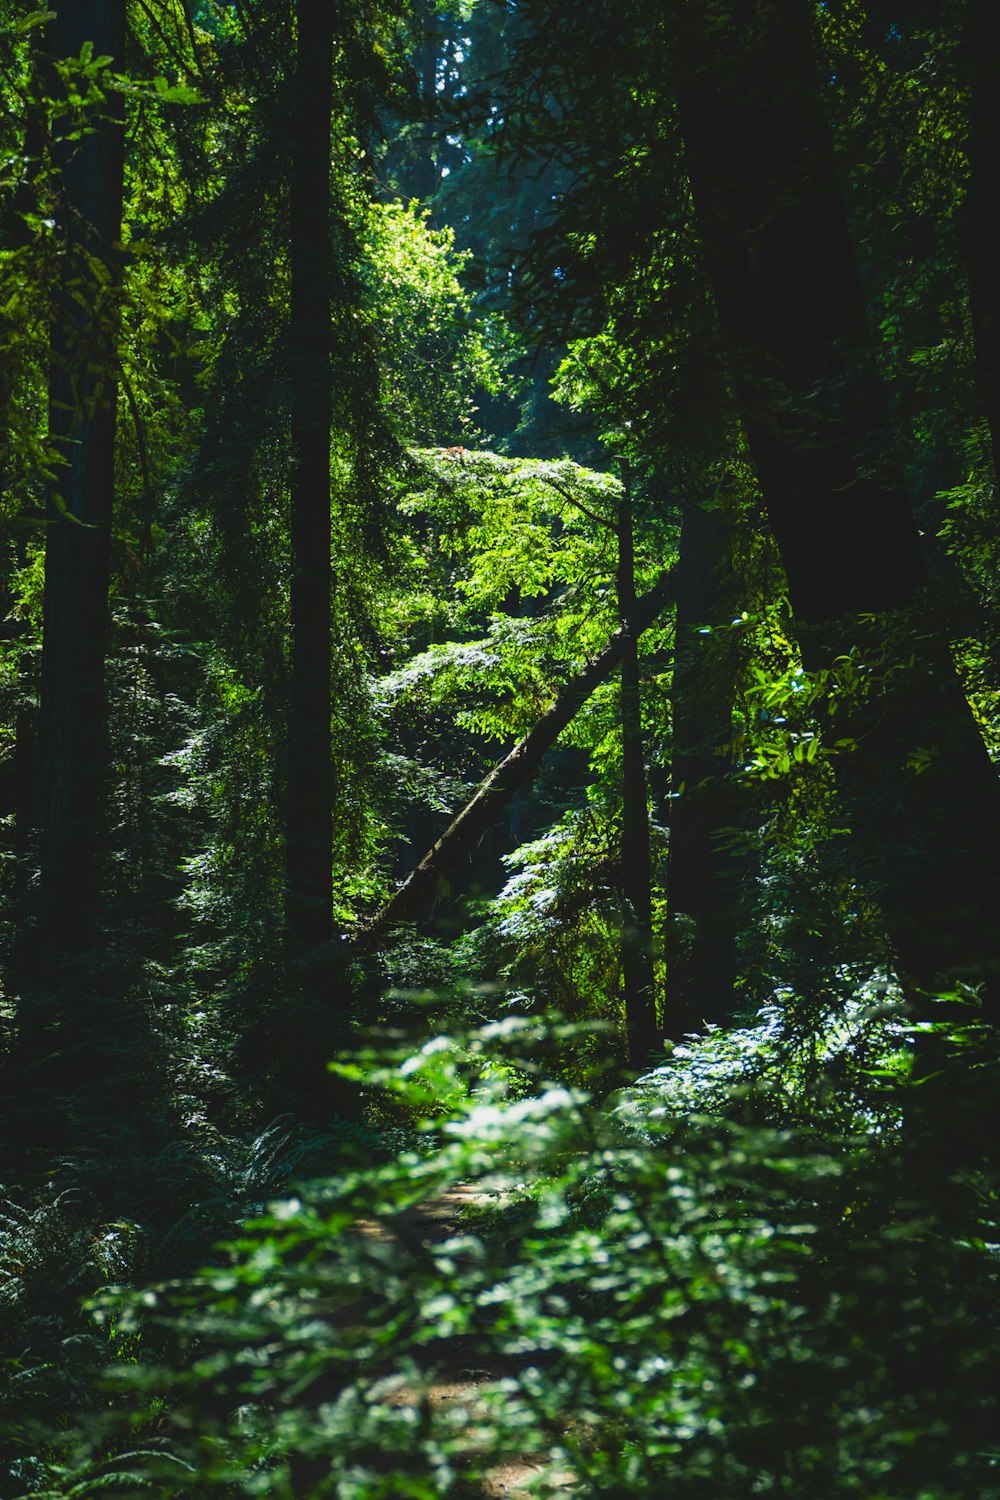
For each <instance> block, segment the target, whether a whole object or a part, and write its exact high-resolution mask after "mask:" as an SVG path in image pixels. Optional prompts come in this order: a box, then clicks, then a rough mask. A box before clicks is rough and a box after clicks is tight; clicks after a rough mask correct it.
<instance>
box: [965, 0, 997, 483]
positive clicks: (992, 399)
mask: <svg viewBox="0 0 1000 1500" xmlns="http://www.w3.org/2000/svg"><path fill="white" fill-rule="evenodd" d="M965 25H966V29H965V38H964V41H965V48H964V50H965V72H966V75H967V79H968V83H969V89H970V101H971V117H970V120H969V166H970V169H971V176H970V179H969V186H968V190H967V193H966V201H965V241H966V264H967V267H968V275H969V305H970V311H971V313H972V329H973V334H974V338H975V348H976V367H977V370H978V373H979V384H980V390H981V393H982V397H983V404H984V407H985V412H986V419H987V422H988V425H989V429H990V437H991V440H992V445H993V471H994V476H996V474H997V473H998V472H1000V190H998V187H997V172H998V170H1000V98H998V96H997V78H998V77H1000V72H998V70H1000V7H998V6H997V5H996V3H995V0H970V3H969V5H968V8H967V14H966V23H965Z"/></svg>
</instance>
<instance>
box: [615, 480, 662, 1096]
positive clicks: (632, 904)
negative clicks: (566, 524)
mask: <svg viewBox="0 0 1000 1500" xmlns="http://www.w3.org/2000/svg"><path fill="white" fill-rule="evenodd" d="M622 479H623V490H622V498H621V508H620V510H619V514H618V615H619V618H620V620H621V629H622V633H623V637H624V639H623V642H622V666H621V725H622V833H621V859H622V876H621V879H622V989H623V991H624V996H625V1033H626V1037H627V1039H628V1059H629V1063H630V1064H631V1065H632V1067H634V1068H641V1067H642V1066H644V1065H645V1064H648V1062H649V1059H650V1055H651V1053H652V1052H653V1049H654V1047H655V1046H656V992H655V989H654V983H653V901H652V892H651V886H652V870H651V866H650V857H649V807H648V804H647V799H646V763H645V758H644V754H643V739H642V689H641V686H640V681H639V632H638V631H637V630H636V629H635V628H634V626H632V625H631V624H630V621H631V620H632V619H633V618H634V616H635V605H636V598H635V544H634V538H633V522H632V493H631V485H630V483H629V473H628V468H627V465H625V464H623V474H622Z"/></svg>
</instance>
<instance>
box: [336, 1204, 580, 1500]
mask: <svg viewBox="0 0 1000 1500" xmlns="http://www.w3.org/2000/svg"><path fill="white" fill-rule="evenodd" d="M497 1202H498V1196H497V1193H496V1192H489V1191H485V1190H484V1188H483V1186H482V1184H480V1183H475V1184H472V1183H458V1184H456V1186H455V1187H453V1188H451V1189H449V1190H448V1191H447V1192H445V1193H442V1194H441V1195H440V1197H438V1198H434V1199H431V1200H429V1201H427V1202H425V1203H420V1204H417V1205H416V1206H415V1207H413V1208H410V1209H407V1210H405V1211H404V1212H403V1213H401V1214H399V1215H398V1216H396V1218H395V1219H394V1220H393V1226H392V1229H390V1228H389V1227H388V1226H387V1225H386V1224H385V1223H383V1222H381V1221H378V1220H360V1221H359V1222H358V1225H357V1228H358V1229H359V1230H360V1231H361V1232H362V1234H364V1235H370V1236H372V1237H373V1238H377V1239H389V1238H390V1237H391V1236H392V1235H398V1236H400V1237H402V1238H405V1239H406V1240H408V1241H410V1242H411V1243H413V1242H416V1243H419V1244H421V1245H422V1246H424V1247H426V1248H428V1249H430V1248H432V1247H433V1246H435V1245H439V1244H441V1243H442V1242H443V1241H445V1240H448V1239H451V1238H452V1237H453V1236H454V1235H456V1234H461V1233H462V1232H463V1230H464V1229H465V1228H466V1227H467V1226H466V1225H465V1224H464V1223H463V1220H464V1219H465V1217H466V1216H467V1215H468V1214H470V1213H471V1212H475V1211H477V1210H478V1211H482V1210H483V1209H486V1208H490V1207H493V1208H495V1207H496V1206H497ZM509 1373H510V1372H509V1369H507V1368H505V1367H503V1366H502V1364H501V1362H500V1361H499V1360H498V1359H496V1358H495V1357H494V1358H491V1356H490V1351H489V1350H477V1348H476V1346H475V1343H474V1341H473V1340H471V1339H470V1340H468V1342H467V1341H466V1340H464V1339H449V1340H448V1341H447V1344H446V1346H445V1348H444V1350H443V1351H442V1353H441V1354H440V1355H439V1356H438V1357H437V1359H436V1362H435V1365H434V1370H433V1374H432V1375H431V1378H430V1379H429V1381H428V1383H427V1384H426V1385H425V1386H423V1387H422V1388H421V1389H420V1390H417V1389H415V1388H412V1387H409V1386H400V1387H398V1388H397V1389H396V1390H395V1391H394V1392H393V1394H392V1397H391V1400H392V1403H393V1405H398V1406H402V1405H408V1404H410V1403H416V1402H418V1401H426V1402H427V1404H428V1406H429V1407H430V1408H431V1410H432V1411H434V1412H444V1411H446V1410H448V1409H449V1408H455V1407H464V1408H465V1409H466V1410H467V1411H468V1412H469V1414H470V1418H471V1419H472V1420H473V1421H474V1420H475V1417H476V1406H477V1398H478V1397H480V1395H481V1394H482V1393H483V1392H484V1391H485V1390H486V1389H487V1388H488V1387H490V1386H492V1385H494V1384H495V1383H496V1382H497V1381H499V1380H501V1379H503V1377H504V1376H505V1375H507V1374H509ZM542 1468H543V1465H542V1463H541V1462H539V1460H538V1457H537V1456H536V1455H531V1454H516V1453H515V1454H507V1455H506V1456H504V1457H498V1460H497V1462H496V1464H494V1465H491V1466H490V1469H489V1472H488V1473H487V1475H486V1477H485V1478H484V1479H483V1480H482V1481H481V1482H480V1483H478V1484H477V1485H475V1486H474V1487H470V1488H468V1489H464V1490H463V1491H462V1494H463V1496H467V1497H468V1500H498V1497H504V1496H506V1497H508V1500H515V1497H527V1496H528V1495H529V1494H530V1491H529V1490H528V1488H527V1486H528V1484H529V1483H530V1481H531V1480H532V1479H534V1478H537V1476H538V1475H539V1473H540V1472H541V1470H542ZM570 1488H571V1485H570V1483H569V1476H568V1475H567V1485H566V1489H567V1493H568V1492H569V1489H570Z"/></svg>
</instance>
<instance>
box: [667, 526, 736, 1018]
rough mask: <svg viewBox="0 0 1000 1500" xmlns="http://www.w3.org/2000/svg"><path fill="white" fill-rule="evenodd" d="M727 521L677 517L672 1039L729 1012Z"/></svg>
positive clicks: (731, 883) (732, 897) (731, 881)
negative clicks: (724, 674)
mask: <svg viewBox="0 0 1000 1500" xmlns="http://www.w3.org/2000/svg"><path fill="white" fill-rule="evenodd" d="M725 554H726V524H725V517H724V515H723V514H722V513H721V512H720V511H718V510H703V509H701V508H699V507H697V506H688V507H687V508H686V509H685V511H684V514H683V516H682V518H681V543H680V557H679V560H678V565H677V623H676V628H675V633H674V672H673V694H672V698H671V710H672V714H671V717H672V750H671V760H670V855H669V861H668V865H667V911H668V920H669V927H668V937H667V1002H666V1007H665V1014H664V1027H665V1030H666V1033H667V1035H668V1036H669V1037H671V1038H672V1039H673V1040H674V1041H679V1040H680V1038H681V1037H683V1036H684V1035H685V1034H686V1033H687V1032H690V1031H702V1030H704V1027H705V1023H706V1021H715V1022H721V1021H724V1020H726V1019H727V1018H728V1017H729V1016H730V1015H731V1014H732V1008H733V985H734V982H735V979H736V912H737V900H738V893H739V884H740V882H739V874H738V870H737V868H736V861H735V858H734V855H733V851H732V849H731V847H727V830H728V829H729V827H730V824H731V821H732V814H733V811H734V809H733V807H732V801H733V798H732V784H731V781H730V779H729V772H730V769H731V754H732V752H731V750H730V744H731V741H732V733H733V730H732V708H731V696H732V695H731V686H732V685H731V682H726V681H721V680H720V676H719V667H720V665H722V666H724V663H723V664H720V663H719V662H718V661H717V660H715V659H714V658H715V655H716V652H715V645H716V643H717V641H718V636H715V635H713V634H705V633H703V632H705V631H706V630H709V631H714V630H715V629H716V628H717V627H718V626H720V625H722V624H725V623H728V621H727V620H726V616H727V615H728V610H727V608H726V605H727V599H726V587H725V583H724V580H723V577H722V571H721V570H722V567H723V565H724V561H725Z"/></svg>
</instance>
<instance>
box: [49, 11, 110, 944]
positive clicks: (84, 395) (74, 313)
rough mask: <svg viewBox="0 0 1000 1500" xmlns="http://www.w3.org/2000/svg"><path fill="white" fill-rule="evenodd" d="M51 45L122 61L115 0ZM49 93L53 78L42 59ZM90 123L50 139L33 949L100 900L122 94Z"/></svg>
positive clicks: (53, 35) (56, 29)
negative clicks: (47, 455)
mask: <svg viewBox="0 0 1000 1500" xmlns="http://www.w3.org/2000/svg"><path fill="white" fill-rule="evenodd" d="M46 41H47V46H48V49H49V51H50V53H51V55H52V56H53V57H56V58H63V57H76V56H79V54H80V50H81V47H82V46H83V44H84V42H91V43H92V44H93V50H94V54H95V55H110V56H111V57H112V58H113V59H114V66H116V67H119V68H121V67H122V66H123V56H124V46H125V5H124V0H77V3H76V4H73V5H64V6H60V8H59V11H58V13H57V15H56V17H55V19H54V20H53V21H51V22H50V23H49V30H48V32H47V37H46ZM49 84H50V88H51V89H52V91H53V96H54V97H56V98H58V97H59V93H60V92H61V91H62V85H61V84H60V82H59V81H58V77H57V75H56V73H55V70H54V69H51V70H50V78H49ZM100 111H101V113H100V116H99V117H95V116H94V115H93V113H90V114H89V116H88V124H89V125H90V127H91V128H90V129H89V130H88V132H87V133H86V134H83V135H81V136H79V138H78V139H72V138H71V136H70V134H69V122H65V121H60V122H57V125H56V129H57V130H58V131H61V132H62V134H61V135H57V137H56V139H55V141H54V144H53V156H54V160H55V164H56V166H57V168H58V170H59V174H60V176H59V207H58V209H57V225H58V231H57V232H58V234H59V236H60V240H61V243H62V245H63V248H64V255H65V268H64V282H63V284H64V286H65V287H66V291H65V292H64V294H63V296H62V298H61V300H60V303H59V305H58V307H57V308H56V312H55V317H54V321H53V329H52V335H51V363H50V371H49V433H50V440H51V443H52V446H53V448H54V449H55V451H56V453H57V454H58V455H59V459H60V466H59V468H58V469H57V471H56V480H55V485H54V487H53V488H54V493H53V494H52V496H51V498H50V500H49V504H48V521H49V524H48V527H47V530H46V546H45V600H44V629H43V644H42V668H41V703H40V711H39V726H38V785H37V796H36V802H35V817H36V825H37V836H38V860H39V882H38V893H37V917H38V922H39V927H40V931H39V932H38V934H37V938H36V942H37V944H38V947H39V951H40V952H42V953H45V954H47V955H49V956H52V954H53V953H54V952H56V951H75V950H78V949H79V948H80V946H81V945H82V944H83V943H84V942H85V941H86V937H87V934H88V932H89V929H90V925H91V922H92V920H93V919H94V917H95V915H96V914H97V912H98V910H99V892H100V889H101V878H100V869H99V848H100V834H101V829H102V825H103V797H104V786H105V777H106V772H107V756H108V749H107V708H106V701H105V682H104V656H105V646H106V636H107V626H108V581H109V574H110V556H111V551H110V549H111V522H112V511H113V504H114V452H115V415H116V412H115V409H116V402H117V359H118V332H119V309H118V282H119V270H118V252H117V243H118V241H119V240H120V238H121V214H122V185H123V168H124V141H123V129H122V116H121V100H120V96H118V95H115V94H109V95H108V96H107V98H106V100H105V102H104V103H103V104H102V105H101V106H100Z"/></svg>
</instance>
